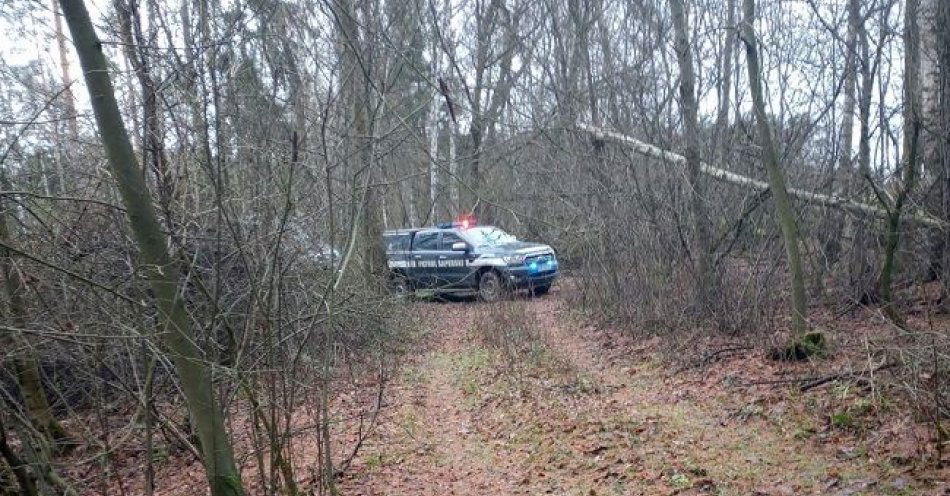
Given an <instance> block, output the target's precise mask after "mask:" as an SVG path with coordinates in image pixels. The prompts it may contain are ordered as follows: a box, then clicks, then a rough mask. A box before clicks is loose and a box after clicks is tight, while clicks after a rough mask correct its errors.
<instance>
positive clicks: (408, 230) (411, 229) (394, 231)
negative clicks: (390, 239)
mask: <svg viewBox="0 0 950 496" xmlns="http://www.w3.org/2000/svg"><path fill="white" fill-rule="evenodd" d="M424 229H426V228H425V227H405V228H402V229H390V230H388V231H383V236H389V235H393V234H412V233H415V232H419V231H422V230H424Z"/></svg>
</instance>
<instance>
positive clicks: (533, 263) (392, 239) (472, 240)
mask: <svg viewBox="0 0 950 496" xmlns="http://www.w3.org/2000/svg"><path fill="white" fill-rule="evenodd" d="M383 238H384V239H385V243H386V258H387V261H388V264H389V271H390V282H391V286H392V289H393V291H394V292H395V293H396V294H401V295H410V294H412V293H413V292H414V291H415V290H417V289H428V290H432V291H434V292H435V293H453V294H469V295H471V294H475V295H477V296H478V297H479V298H480V299H482V300H484V301H489V302H491V301H497V300H500V299H502V298H504V297H506V296H507V295H508V294H509V293H510V292H511V291H513V290H516V289H527V290H528V291H530V292H531V293H532V294H534V295H543V294H545V293H547V292H548V290H550V289H551V284H553V283H554V280H555V279H557V276H558V262H557V258H556V257H555V255H554V250H552V249H551V247H550V246H548V245H544V244H540V243H528V242H524V241H519V240H518V239H516V238H515V237H514V236H512V235H510V234H508V233H506V232H505V231H502V230H501V229H499V228H497V227H493V226H469V221H467V220H466V221H464V222H448V223H443V224H438V225H437V226H435V227H429V228H412V229H399V230H394V231H386V232H385V233H384V234H383Z"/></svg>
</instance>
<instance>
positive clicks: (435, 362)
mask: <svg viewBox="0 0 950 496" xmlns="http://www.w3.org/2000/svg"><path fill="white" fill-rule="evenodd" d="M414 305H415V309H414V310H416V311H417V313H421V314H423V316H424V320H425V322H427V325H426V329H425V333H424V335H423V336H422V337H421V338H419V340H418V342H416V343H413V346H414V348H413V349H414V350H415V352H414V353H412V354H411V356H410V357H409V358H408V363H406V364H405V366H404V367H403V369H402V371H401V372H400V373H399V374H398V377H397V378H396V379H395V381H394V382H393V383H392V384H390V385H389V386H388V388H387V397H386V400H385V402H384V404H385V407H384V408H383V410H382V411H381V413H380V416H379V422H378V425H377V427H376V429H375V431H374V432H373V433H372V435H371V436H370V437H369V438H368V439H367V440H366V442H365V443H364V445H363V447H362V449H361V450H360V451H359V454H358V456H357V457H356V458H355V460H354V462H353V464H352V466H350V467H349V470H348V471H347V472H346V473H345V474H343V476H342V478H341V480H340V481H339V484H340V490H341V493H342V494H346V495H365V496H374V495H402V494H407V495H408V494H412V495H439V496H442V495H459V496H465V495H473V496H474V495H479V496H481V495H492V496H494V495H497V496H501V495H515V494H559V495H585V496H589V495H609V494H618V495H619V494H624V495H626V494H631V495H638V494H639V495H657V494H661V495H662V494H669V495H672V494H679V495H687V494H692V495H697V494H723V495H729V494H735V495H749V494H756V495H774V496H779V495H800V494H840V495H862V494H864V495H870V494H893V495H903V494H924V495H927V494H932V495H943V494H947V491H948V486H947V479H948V473H947V470H946V469H944V470H943V471H937V470H935V469H933V468H932V467H933V464H925V463H922V461H921V460H923V459H925V458H926V456H927V452H928V450H930V451H933V450H932V446H933V444H932V441H931V438H930V434H929V432H930V431H928V429H927V428H926V426H922V425H920V424H919V423H917V422H915V421H914V420H913V419H912V418H911V414H910V412H908V411H906V409H905V408H901V406H900V405H898V404H894V403H893V402H892V400H888V399H887V398H888V395H886V394H881V392H879V391H873V390H872V391H870V392H869V391H867V390H866V388H863V387H858V386H855V385H854V384H852V383H848V382H841V383H831V384H828V385H827V386H823V387H821V388H818V389H816V390H813V391H810V392H808V393H800V392H798V383H796V382H792V381H789V382H784V381H786V380H789V379H792V378H796V377H803V376H809V375H820V374H822V373H827V372H828V371H829V370H841V368H842V367H846V366H848V365H847V363H846V359H845V358H842V357H841V356H840V354H839V356H837V357H835V358H829V359H826V360H825V361H824V362H823V363H819V364H808V363H805V364H789V363H781V364H778V363H775V362H771V361H768V360H766V359H765V358H764V354H763V353H762V352H761V351H755V350H747V349H739V350H735V351H730V352H728V353H722V354H720V355H717V356H716V357H715V359H714V360H708V361H706V362H704V363H702V364H701V366H698V367H691V368H685V369H683V368H682V367H681V366H679V365H676V366H674V365H671V363H689V361H686V360H679V361H671V360H670V358H669V355H668V354H667V353H666V352H667V351H668V347H667V345H666V344H665V343H662V342H661V341H660V340H657V339H651V340H643V339H640V340H635V339H633V338H632V337H630V336H629V335H625V334H623V333H620V332H616V331H612V330H609V329H606V330H605V329H595V328H593V327H590V326H587V325H584V324H582V323H579V322H578V321H577V320H576V319H575V318H573V316H572V315H571V314H570V313H569V312H568V311H567V310H566V308H565V307H564V304H563V301H562V299H561V298H560V297H559V295H558V294H557V291H556V290H555V291H554V292H553V293H552V294H551V295H548V296H546V297H544V298H540V299H518V300H515V301H512V302H509V303H506V304H503V305H484V304H480V303H473V302H457V303H426V302H423V303H415V304H414ZM848 335H849V336H852V337H851V338H849V339H853V340H855V343H848V342H845V341H842V339H843V338H842V339H839V342H837V343H836V345H837V346H838V347H839V349H840V348H843V347H847V346H860V339H858V338H857V337H855V336H861V335H860V333H857V332H850V333H848ZM728 346H729V344H728V343H717V342H714V341H704V340H695V341H693V342H692V343H691V345H690V348H689V349H688V350H685V351H684V352H687V351H688V352H690V353H693V354H694V356H695V355H699V354H701V353H703V352H705V351H707V350H715V349H722V348H723V347H728ZM361 388H362V389H359V388H358V389H357V390H347V391H340V392H338V394H337V395H336V397H337V400H336V401H337V404H336V405H335V407H334V408H335V411H337V412H340V413H339V415H344V414H351V415H352V413H353V411H355V410H358V409H360V408H365V405H366V404H367V403H368V401H367V397H370V396H372V394H373V391H374V384H373V383H372V381H366V382H363V383H362V386H361ZM889 402H890V403H889ZM234 418H235V419H237V421H236V423H235V424H234V426H233V431H234V433H235V436H236V437H237V442H236V445H237V452H238V455H239V459H240V460H242V461H243V462H244V463H243V469H244V474H245V483H246V485H247V486H248V492H249V493H250V494H260V493H261V487H260V484H259V478H258V477H256V473H255V472H256V470H255V467H256V465H255V464H254V462H253V459H252V458H251V457H252V456H253V455H252V454H251V452H250V451H249V449H248V447H249V445H250V440H249V438H248V437H249V435H250V434H249V432H250V429H249V426H248V425H247V424H248V423H247V422H246V420H245V421H244V422H243V423H242V421H241V420H240V419H241V414H240V412H235V415H234ZM293 423H294V426H295V430H296V431H297V432H298V434H297V435H296V436H295V438H294V440H293V445H294V463H295V464H294V466H295V469H296V471H297V473H296V476H297V480H298V481H299V483H300V484H301V487H302V488H304V489H306V488H307V487H309V486H308V481H310V482H313V480H314V474H316V471H317V466H316V459H317V458H316V456H317V453H316V438H315V437H314V436H315V435H316V434H315V431H314V429H312V427H313V426H312V418H311V417H310V416H309V415H308V414H307V411H306V409H301V411H300V412H297V413H295V414H294V416H293ZM357 425H358V424H357V423H356V422H341V423H340V424H339V425H338V426H337V429H336V431H335V433H334V435H335V436H336V441H337V447H336V453H337V454H340V453H349V451H350V450H351V449H352V446H353V444H354V443H355V442H356V430H355V428H356V426H357ZM90 453H91V452H90ZM75 456H78V457H81V456H82V452H79V453H77V455H75ZM116 456H126V457H129V458H130V460H129V461H127V462H126V463H122V464H119V465H120V466H121V467H125V469H123V470H122V471H121V473H116V474H113V476H112V477H110V481H111V482H110V483H109V484H107V486H109V487H111V491H110V492H111V493H116V494H118V493H119V492H118V491H117V489H118V488H117V484H121V485H122V486H123V487H124V489H125V490H126V491H127V492H126V494H136V493H139V492H140V488H141V473H140V472H135V470H136V467H139V470H140V467H141V459H142V454H141V453H137V452H135V453H133V452H128V451H120V452H117V453H116ZM157 466H158V474H157V480H158V481H159V487H158V490H157V492H156V494H159V495H168V494H181V495H185V494H189V495H191V494H205V493H206V492H207V490H206V487H205V483H204V474H203V470H202V469H201V466H200V464H199V463H198V462H197V461H196V460H195V459H194V457H192V456H189V455H188V454H186V453H183V452H180V451H179V452H174V453H168V455H167V458H166V459H164V460H160V461H159V462H158V463H157ZM71 475H72V478H73V480H76V478H81V477H82V474H79V473H77V474H71Z"/></svg>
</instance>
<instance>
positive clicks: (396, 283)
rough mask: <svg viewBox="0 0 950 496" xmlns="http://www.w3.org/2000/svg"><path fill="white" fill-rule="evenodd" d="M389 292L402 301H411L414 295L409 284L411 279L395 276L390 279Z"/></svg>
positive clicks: (399, 275) (400, 275)
mask: <svg viewBox="0 0 950 496" xmlns="http://www.w3.org/2000/svg"><path fill="white" fill-rule="evenodd" d="M389 291H390V292H392V294H393V296H395V297H397V298H402V299H407V300H408V299H409V298H411V297H412V295H413V290H412V286H411V285H410V284H409V278H407V277H406V276H404V275H402V274H394V275H393V276H392V277H390V279H389Z"/></svg>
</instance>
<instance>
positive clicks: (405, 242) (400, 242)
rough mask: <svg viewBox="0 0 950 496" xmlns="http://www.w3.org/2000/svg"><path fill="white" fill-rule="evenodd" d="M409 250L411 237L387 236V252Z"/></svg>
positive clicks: (403, 235) (401, 235)
mask: <svg viewBox="0 0 950 496" xmlns="http://www.w3.org/2000/svg"><path fill="white" fill-rule="evenodd" d="M408 249H409V236H407V235H405V234H396V235H393V236H386V251H389V252H392V251H405V250H408Z"/></svg>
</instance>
